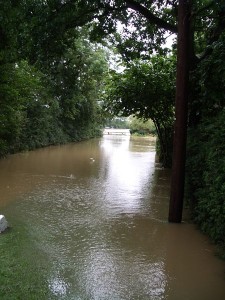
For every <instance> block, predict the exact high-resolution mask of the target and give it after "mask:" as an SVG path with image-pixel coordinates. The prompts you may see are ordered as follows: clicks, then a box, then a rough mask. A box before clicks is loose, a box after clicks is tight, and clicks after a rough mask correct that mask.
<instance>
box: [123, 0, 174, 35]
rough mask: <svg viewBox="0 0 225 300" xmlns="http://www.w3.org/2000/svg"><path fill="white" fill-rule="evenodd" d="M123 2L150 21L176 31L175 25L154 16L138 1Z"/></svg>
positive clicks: (128, 0)
mask: <svg viewBox="0 0 225 300" xmlns="http://www.w3.org/2000/svg"><path fill="white" fill-rule="evenodd" d="M125 2H126V4H127V7H128V8H131V9H133V10H135V11H136V12H139V13H140V14H141V15H143V16H144V17H145V18H146V19H147V20H148V21H149V22H150V23H152V24H155V25H157V26H158V27H160V28H163V29H165V30H169V31H171V32H173V33H177V26H175V25H172V24H170V23H167V22H166V21H164V20H163V19H161V18H158V17H156V16H155V15H154V14H153V13H151V12H150V10H149V9H147V8H146V7H145V6H143V5H141V4H140V3H138V2H136V1H134V0H126V1H125Z"/></svg>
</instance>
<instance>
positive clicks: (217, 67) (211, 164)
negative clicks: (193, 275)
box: [187, 35, 225, 244]
mask: <svg viewBox="0 0 225 300" xmlns="http://www.w3.org/2000/svg"><path fill="white" fill-rule="evenodd" d="M224 45H225V35H223V36H221V38H220V39H219V40H218V42H216V43H214V44H213V46H212V54H211V55H210V56H208V58H207V59H206V60H204V61H202V63H201V64H200V65H199V66H198V69H197V71H196V72H195V74H193V78H192V79H193V80H194V82H195V84H193V86H195V93H194V95H193V96H195V97H193V101H192V104H191V107H190V108H191V112H192V114H193V115H192V123H191V127H190V130H189V143H188V152H187V154H188V159H187V173H188V189H189V197H190V198H191V201H192V205H193V207H194V215H195V219H196V221H197V222H198V223H199V225H200V226H201V228H202V230H204V231H205V232H206V233H208V234H209V235H210V237H211V238H212V239H213V240H214V241H216V242H218V243H222V244H225V236H224V232H225V197H224V195H225V184H224V183H225V144H224V141H225V127H224V124H225V110H224V109H225V81H224V78H225V66H224V60H225V51H224ZM196 79H197V80H196ZM217 87H219V88H217ZM193 116H194V117H193ZM193 120H194V122H193Z"/></svg>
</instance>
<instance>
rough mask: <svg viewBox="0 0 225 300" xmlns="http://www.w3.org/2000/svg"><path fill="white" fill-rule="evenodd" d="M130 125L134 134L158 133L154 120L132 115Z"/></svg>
mask: <svg viewBox="0 0 225 300" xmlns="http://www.w3.org/2000/svg"><path fill="white" fill-rule="evenodd" d="M129 125H130V126H129V128H130V130H131V133H132V134H140V135H149V134H152V135H155V134H156V128H155V125H154V123H153V121H152V120H141V119H139V118H135V117H131V118H130V119H129Z"/></svg>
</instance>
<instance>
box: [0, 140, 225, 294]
mask: <svg viewBox="0 0 225 300" xmlns="http://www.w3.org/2000/svg"><path fill="white" fill-rule="evenodd" d="M169 182H170V172H169V170H164V169H161V168H160V167H159V166H157V164H155V148H154V143H152V144H151V143H150V142H149V140H147V139H132V138H131V139H130V137H126V136H124V137H123V136H105V137H104V138H102V139H96V140H91V141H87V142H81V143H77V144H70V145H66V146H60V147H50V148H46V149H40V150H37V151H33V152H29V153H24V154H17V155H13V156H10V157H8V158H7V159H4V160H1V161H0V189H1V198H0V211H1V213H4V214H5V216H6V217H7V219H8V221H9V223H10V226H11V230H10V231H9V232H8V233H7V234H12V233H13V232H14V231H16V230H19V229H18V228H22V227H23V228H26V231H27V232H28V233H29V234H28V235H27V238H28V240H27V243H29V244H31V245H32V249H33V251H34V253H35V255H36V259H34V258H33V259H30V261H29V264H30V266H29V268H30V270H31V272H35V270H37V268H38V270H39V272H40V274H41V275H42V272H43V278H44V280H45V283H46V286H47V288H48V290H49V295H48V297H46V299H87V300H88V299H97V300H98V299H121V300H122V299H124V300H126V299H150V300H161V299H167V300H180V299H182V300H211V299H218V300H219V299H221V300H222V299H225V276H224V271H225V264H224V263H223V262H222V261H220V260H219V259H217V258H216V257H215V256H214V250H215V249H214V247H213V246H212V245H210V243H209V241H208V240H207V238H206V237H205V236H203V235H202V234H200V233H199V231H197V230H196V229H195V227H194V225H192V224H188V223H183V224H168V222H167V214H168V199H169V187H170V185H169ZM0 238H1V236H0ZM23 255H26V253H24V254H21V257H22V256H23ZM19 259H20V258H18V262H17V263H18V264H19V263H20V261H19ZM12 271H13V270H12ZM21 280H22V279H21ZM5 299H7V298H5Z"/></svg>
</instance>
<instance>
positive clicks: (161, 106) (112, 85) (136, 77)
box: [104, 55, 175, 166]
mask: <svg viewBox="0 0 225 300" xmlns="http://www.w3.org/2000/svg"><path fill="white" fill-rule="evenodd" d="M104 96H105V100H104V104H105V109H106V110H107V111H108V112H110V113H111V114H114V115H122V116H130V115H135V116H137V117H139V118H143V119H145V120H148V119H151V120H152V121H153V122H154V125H155V128H156V131H157V135H158V137H159V142H160V149H161V158H162V162H163V165H164V166H170V165H171V147H172V145H171V137H172V131H173V130H172V127H173V122H174V98H175V59H174V57H173V56H171V57H163V56H159V55H158V56H154V57H152V59H151V61H150V62H144V61H141V60H136V61H135V62H133V63H131V64H130V65H129V67H127V68H126V69H125V70H124V71H123V72H122V73H120V72H116V71H112V72H111V76H109V78H108V84H107V86H106V93H105V94H104Z"/></svg>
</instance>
